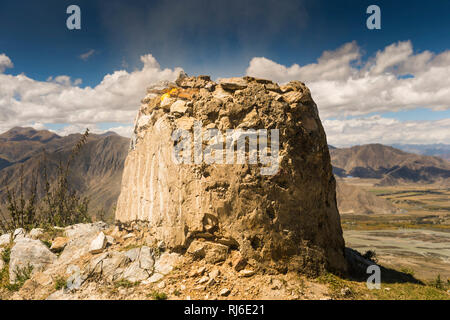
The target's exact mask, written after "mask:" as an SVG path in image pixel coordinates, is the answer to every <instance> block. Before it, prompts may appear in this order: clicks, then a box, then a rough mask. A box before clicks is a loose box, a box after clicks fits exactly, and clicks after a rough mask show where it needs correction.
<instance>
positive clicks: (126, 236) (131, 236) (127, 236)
mask: <svg viewBox="0 0 450 320" xmlns="http://www.w3.org/2000/svg"><path fill="white" fill-rule="evenodd" d="M123 238H124V239H130V238H134V233H132V232H130V233H128V234H126V235H125V236H124V237H123Z"/></svg>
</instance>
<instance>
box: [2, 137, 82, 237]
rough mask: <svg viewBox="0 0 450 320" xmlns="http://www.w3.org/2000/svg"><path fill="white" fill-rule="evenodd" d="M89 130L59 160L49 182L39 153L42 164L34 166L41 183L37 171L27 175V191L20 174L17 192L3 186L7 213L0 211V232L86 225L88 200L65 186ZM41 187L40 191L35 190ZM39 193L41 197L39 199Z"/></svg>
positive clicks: (22, 174) (45, 166)
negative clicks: (68, 153)
mask: <svg viewBox="0 0 450 320" xmlns="http://www.w3.org/2000/svg"><path fill="white" fill-rule="evenodd" d="M88 136H89V129H86V132H85V133H84V134H83V135H82V137H81V138H80V140H79V141H78V143H77V144H76V145H75V147H74V148H73V149H72V152H71V154H70V157H69V159H68V161H67V162H66V163H65V164H63V163H62V161H60V163H59V165H58V167H57V174H56V177H55V178H54V180H53V181H51V179H50V177H49V176H48V173H47V170H48V165H49V164H48V163H47V160H46V157H45V152H44V153H43V161H42V164H40V165H39V166H38V167H40V168H41V169H40V170H42V172H43V182H41V183H40V184H39V183H38V174H37V171H35V172H33V173H32V174H31V177H30V179H31V183H30V184H29V190H25V188H24V171H23V167H22V168H21V171H20V177H19V179H20V183H19V188H18V190H13V189H10V188H8V187H7V203H6V208H7V213H6V214H5V213H3V212H0V230H2V231H4V232H8V231H13V230H15V229H17V228H24V229H25V230H31V229H32V228H35V227H47V228H48V227H49V226H60V227H63V226H67V225H71V224H76V223H83V222H90V218H89V215H88V204H89V199H88V198H86V197H82V196H80V195H79V193H78V192H77V191H75V190H74V189H72V188H71V187H70V186H69V176H70V166H71V164H72V162H73V160H74V159H75V158H76V156H77V155H78V154H79V152H80V151H81V149H82V147H83V146H84V145H85V144H86V141H87V138H88ZM39 185H41V187H42V189H43V190H38V186H39ZM40 194H43V195H42V196H39V195H40Z"/></svg>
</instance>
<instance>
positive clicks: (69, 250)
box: [58, 222, 107, 264]
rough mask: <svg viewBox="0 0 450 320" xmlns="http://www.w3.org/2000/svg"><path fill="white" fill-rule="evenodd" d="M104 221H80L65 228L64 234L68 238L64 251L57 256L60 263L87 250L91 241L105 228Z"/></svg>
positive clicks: (70, 260) (75, 257)
mask: <svg viewBox="0 0 450 320" xmlns="http://www.w3.org/2000/svg"><path fill="white" fill-rule="evenodd" d="M106 226H107V225H106V224H105V223H104V222H96V223H80V224H76V225H72V226H69V227H67V228H65V235H66V237H67V238H69V242H67V244H66V246H65V248H64V251H63V252H62V253H61V255H60V256H59V258H58V262H59V263H61V264H70V263H71V262H72V261H74V260H76V259H78V258H80V257H81V256H83V255H84V254H86V253H88V252H89V248H90V245H91V243H92V241H93V240H94V239H95V238H96V237H97V236H98V234H99V233H100V232H101V231H103V230H105V229H106Z"/></svg>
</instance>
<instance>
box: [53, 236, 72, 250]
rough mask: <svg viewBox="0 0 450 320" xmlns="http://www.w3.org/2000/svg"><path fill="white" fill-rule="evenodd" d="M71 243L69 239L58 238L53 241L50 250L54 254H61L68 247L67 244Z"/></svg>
mask: <svg viewBox="0 0 450 320" xmlns="http://www.w3.org/2000/svg"><path fill="white" fill-rule="evenodd" d="M68 242H69V239H68V238H66V237H56V238H55V239H54V240H53V241H52V246H51V247H50V250H51V251H52V252H61V251H63V250H64V248H65V247H66V245H67V243H68Z"/></svg>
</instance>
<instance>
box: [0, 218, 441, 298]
mask: <svg viewBox="0 0 450 320" xmlns="http://www.w3.org/2000/svg"><path fill="white" fill-rule="evenodd" d="M346 256H347V259H348V261H349V264H350V265H351V266H356V265H363V267H364V268H365V266H366V265H367V263H371V262H369V261H367V260H365V259H363V258H362V257H361V256H360V255H358V254H357V253H356V252H355V251H353V250H351V249H346ZM352 257H353V258H352ZM14 270H15V271H16V272H14ZM364 270H365V269H364ZM382 270H383V271H382V286H381V289H380V290H368V289H367V287H366V284H365V279H355V278H353V279H350V278H348V277H347V278H342V277H338V276H336V275H333V274H329V273H325V274H323V275H321V276H318V277H315V278H311V277H306V276H305V275H302V274H299V273H296V272H287V273H277V272H268V271H266V272H261V271H260V270H259V271H258V269H257V267H255V266H254V265H252V262H251V261H245V260H244V259H243V258H242V256H241V255H240V253H239V251H237V250H234V249H233V250H232V249H231V248H228V247H226V246H223V245H221V244H218V243H214V242H209V241H200V240H196V241H194V242H192V243H191V245H190V246H189V248H188V250H187V251H186V252H184V253H176V252H169V250H167V249H166V248H165V245H164V243H162V242H160V243H157V244H155V243H153V242H151V241H150V237H149V236H148V231H147V230H146V229H145V228H142V226H140V225H138V224H135V225H132V226H124V225H121V226H115V225H107V224H105V223H103V222H96V223H92V224H78V225H74V226H69V227H66V228H50V229H47V230H42V229H33V230H31V231H30V232H26V231H25V230H23V229H17V230H16V231H15V232H14V233H13V235H12V238H11V235H10V234H5V235H2V236H0V299H1V300H6V299H13V300H22V299H26V300H31V299H39V300H43V299H48V300H61V299H63V300H92V299H102V300H128V299H139V300H143V299H144V300H166V299H168V300H189V299H192V300H208V299H210V300H216V299H220V300H221V299H237V300H254V299H275V300H277V299H279V300H303V299H308V300H310V299H323V300H328V299H450V290H448V289H449V286H448V284H446V282H445V279H444V278H442V283H431V284H425V283H421V282H420V281H417V280H416V279H414V277H412V276H411V275H409V274H405V273H401V272H398V271H395V270H392V269H385V268H383V267H382Z"/></svg>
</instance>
